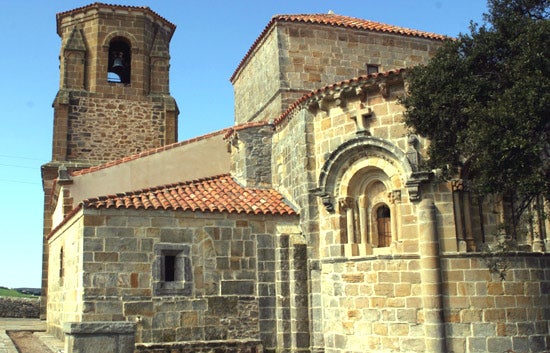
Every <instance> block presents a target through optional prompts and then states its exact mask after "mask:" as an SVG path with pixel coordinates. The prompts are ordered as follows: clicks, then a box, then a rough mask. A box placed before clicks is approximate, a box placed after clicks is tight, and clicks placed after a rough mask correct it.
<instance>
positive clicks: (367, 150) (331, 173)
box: [315, 136, 413, 212]
mask: <svg viewBox="0 0 550 353" xmlns="http://www.w3.org/2000/svg"><path fill="white" fill-rule="evenodd" d="M368 157H376V158H377V159H382V160H384V162H383V163H381V164H382V165H378V166H374V165H373V167H377V168H378V169H381V170H383V171H384V172H385V173H386V174H387V175H388V176H389V177H391V176H392V175H393V174H395V172H396V171H397V172H399V174H401V175H403V176H404V177H405V178H408V177H409V176H410V175H411V174H412V172H413V169H412V167H411V165H410V163H409V160H408V159H407V156H406V154H405V153H404V152H403V151H402V150H401V149H399V148H398V147H397V146H395V145H394V144H392V143H390V142H388V141H386V140H383V139H380V138H377V137H373V136H361V137H356V138H354V139H351V140H349V141H346V142H344V143H343V144H341V145H340V146H339V147H338V148H337V149H336V150H335V151H334V152H332V153H331V155H330V157H329V158H328V159H327V160H326V161H325V164H324V165H323V167H322V168H321V173H320V175H319V182H318V188H317V189H316V190H315V191H316V192H317V193H318V195H319V196H320V197H322V198H323V204H324V205H325V207H326V208H327V210H328V211H330V212H332V211H333V210H334V207H333V205H334V196H335V192H338V190H339V189H340V183H341V182H342V179H343V176H344V174H345V173H346V171H347V170H348V169H349V168H351V167H352V166H353V165H354V164H355V163H356V162H357V161H359V160H361V159H367V158H368ZM361 164H364V163H361ZM365 166H366V165H363V167H365ZM348 175H349V174H348ZM405 181H406V180H404V182H405ZM344 182H345V181H344Z"/></svg>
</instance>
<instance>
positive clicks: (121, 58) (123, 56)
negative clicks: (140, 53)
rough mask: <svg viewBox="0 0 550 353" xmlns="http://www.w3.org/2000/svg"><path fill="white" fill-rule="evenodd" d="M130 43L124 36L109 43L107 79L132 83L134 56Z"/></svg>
mask: <svg viewBox="0 0 550 353" xmlns="http://www.w3.org/2000/svg"><path fill="white" fill-rule="evenodd" d="M130 49H131V48H130V44H129V43H128V41H127V40H126V39H124V38H115V39H113V40H112V41H111V43H110V44H109V62H108V69H107V81H108V82H117V83H124V84H129V83H130V76H131V72H132V65H131V63H132V56H131V50H130Z"/></svg>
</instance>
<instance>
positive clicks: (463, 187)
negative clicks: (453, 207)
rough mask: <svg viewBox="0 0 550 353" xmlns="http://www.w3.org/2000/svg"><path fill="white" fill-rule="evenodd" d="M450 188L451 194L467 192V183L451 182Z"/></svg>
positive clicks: (463, 181) (459, 180) (460, 180)
mask: <svg viewBox="0 0 550 353" xmlns="http://www.w3.org/2000/svg"><path fill="white" fill-rule="evenodd" d="M451 188H452V190H453V192H459V191H469V188H468V181H466V180H464V179H454V180H451Z"/></svg>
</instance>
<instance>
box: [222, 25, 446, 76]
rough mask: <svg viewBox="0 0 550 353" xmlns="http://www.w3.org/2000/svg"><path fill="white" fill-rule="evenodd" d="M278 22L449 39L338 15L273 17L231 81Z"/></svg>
mask: <svg viewBox="0 0 550 353" xmlns="http://www.w3.org/2000/svg"><path fill="white" fill-rule="evenodd" d="M278 22H301V23H311V24H319V25H327V26H332V27H344V28H351V29H357V30H364V31H372V32H386V33H391V34H398V35H404V36H412V37H421V38H427V39H434V40H445V39H448V38H449V37H447V36H443V35H441V34H436V33H430V32H424V31H419V30H415V29H409V28H405V27H398V26H393V25H388V24H384V23H380V22H374V21H369V20H363V19H360V18H355V17H348V16H342V15H336V14H309V15H308V14H301V15H275V16H273V18H271V21H269V23H268V24H267V26H266V27H265V28H264V30H263V31H262V33H261V34H260V35H259V36H258V38H257V39H256V40H255V41H254V43H253V44H252V46H251V47H250V49H249V50H248V52H247V53H246V55H245V56H244V58H243V59H242V60H241V62H240V63H239V65H238V66H237V69H236V70H235V72H233V75H231V78H230V81H233V79H235V77H236V76H237V73H238V72H239V71H240V69H241V68H242V67H243V66H244V64H245V63H246V61H247V60H248V58H249V57H250V55H251V54H252V52H253V51H254V50H255V49H256V47H257V46H258V45H259V44H260V42H261V41H262V40H263V38H264V37H265V36H266V35H267V33H268V32H269V31H270V30H271V28H272V27H274V26H275V24H276V23H278Z"/></svg>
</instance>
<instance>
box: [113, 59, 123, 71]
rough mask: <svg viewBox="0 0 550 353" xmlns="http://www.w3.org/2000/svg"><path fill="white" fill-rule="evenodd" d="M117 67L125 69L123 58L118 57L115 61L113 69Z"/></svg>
mask: <svg viewBox="0 0 550 353" xmlns="http://www.w3.org/2000/svg"><path fill="white" fill-rule="evenodd" d="M117 67H124V64H123V63H122V58H118V57H117V58H115V59H114V60H113V69H115V68H117Z"/></svg>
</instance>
